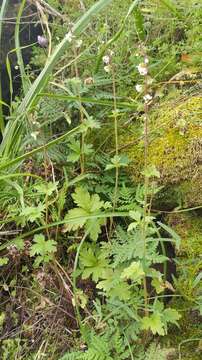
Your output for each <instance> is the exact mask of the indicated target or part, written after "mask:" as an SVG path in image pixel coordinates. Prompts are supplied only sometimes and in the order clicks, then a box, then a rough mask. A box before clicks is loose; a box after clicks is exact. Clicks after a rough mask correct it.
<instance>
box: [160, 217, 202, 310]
mask: <svg viewBox="0 0 202 360" xmlns="http://www.w3.org/2000/svg"><path fill="white" fill-rule="evenodd" d="M167 221H168V223H169V225H170V226H171V227H172V228H173V229H174V230H175V231H176V232H177V233H178V235H179V236H180V237H181V245H180V249H179V250H178V251H177V252H176V264H177V279H176V280H175V286H176V288H177V290H178V292H179V294H180V295H181V296H182V297H183V299H185V301H188V302H189V303H190V304H192V306H193V307H194V308H196V304H197V303H198V302H199V298H200V296H201V293H202V287H201V285H200V283H201V282H200V279H199V281H196V279H197V276H198V274H199V273H200V269H201V267H202V258H201V254H202V219H201V217H200V216H197V215H195V216H194V215H190V214H187V213H177V214H176V213H175V214H174V213H173V214H170V215H169V216H168V217H167Z"/></svg>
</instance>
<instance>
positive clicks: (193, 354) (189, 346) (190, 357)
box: [161, 298, 202, 360]
mask: <svg viewBox="0 0 202 360" xmlns="http://www.w3.org/2000/svg"><path fill="white" fill-rule="evenodd" d="M176 299H177V300H175V301H173V302H172V304H171V305H172V307H173V308H175V309H178V311H179V313H180V314H181V316H182V317H181V320H180V321H179V328H178V327H176V326H175V327H173V328H172V329H171V328H170V329H169V333H168V335H167V336H165V337H164V338H162V339H161V343H162V345H164V346H165V345H166V346H167V347H173V348H175V349H176V352H177V353H178V352H179V349H180V354H181V359H183V360H200V359H201V356H202V349H201V344H200V340H199V339H201V335H202V326H201V318H200V316H199V315H198V313H197V312H196V311H192V310H190V304H189V303H188V302H185V301H184V300H182V299H181V298H176ZM174 359H178V356H176V357H174Z"/></svg>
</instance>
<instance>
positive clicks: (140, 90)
mask: <svg viewBox="0 0 202 360" xmlns="http://www.w3.org/2000/svg"><path fill="white" fill-rule="evenodd" d="M135 89H136V91H137V92H139V93H140V92H142V89H143V87H142V85H139V84H137V85H135Z"/></svg>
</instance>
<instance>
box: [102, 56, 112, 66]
mask: <svg viewBox="0 0 202 360" xmlns="http://www.w3.org/2000/svg"><path fill="white" fill-rule="evenodd" d="M102 60H103V63H104V64H106V65H109V63H110V57H109V56H108V55H105V56H103V58H102Z"/></svg>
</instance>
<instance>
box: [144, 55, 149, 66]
mask: <svg viewBox="0 0 202 360" xmlns="http://www.w3.org/2000/svg"><path fill="white" fill-rule="evenodd" d="M144 63H145V64H149V59H148V57H146V56H145V58H144Z"/></svg>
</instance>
